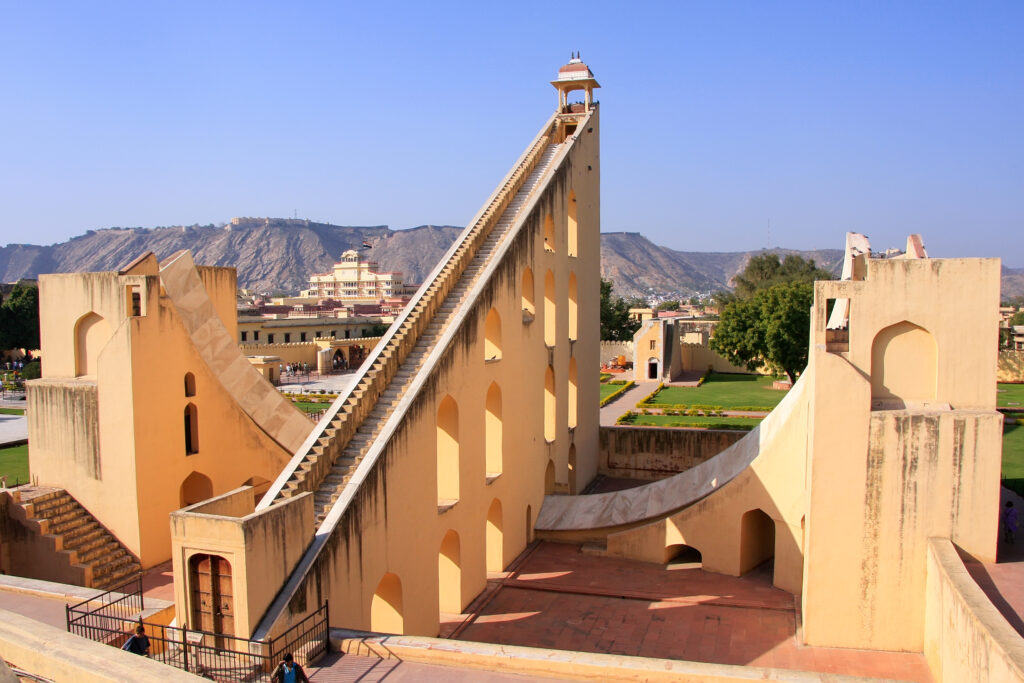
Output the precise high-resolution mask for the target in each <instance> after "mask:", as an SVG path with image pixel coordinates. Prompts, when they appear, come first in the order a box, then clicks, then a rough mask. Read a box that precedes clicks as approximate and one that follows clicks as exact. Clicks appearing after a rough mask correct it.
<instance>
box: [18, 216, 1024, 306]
mask: <svg viewBox="0 0 1024 683" xmlns="http://www.w3.org/2000/svg"><path fill="white" fill-rule="evenodd" d="M460 230H461V228H458V227H453V226H448V225H443V226H435V225H421V226H419V227H415V228H409V229H407V230H392V229H390V228H389V227H387V226H384V225H375V226H342V225H332V224H329V223H317V222H313V221H308V220H295V219H280V218H236V219H233V220H232V221H231V223H229V224H222V225H206V226H198V225H193V226H176V227H162V228H107V229H103V230H90V231H88V232H86V234H84V235H80V236H78V237H73V238H72V239H70V240H68V241H66V242H60V243H58V244H53V245H49V246H40V245H32V244H8V245H7V246H4V247H0V282H13V281H15V280H18V279H20V278H34V277H37V276H38V275H39V274H40V273H66V272H86V271H104V270H115V269H117V268H118V267H120V266H123V265H125V264H127V263H129V262H130V261H131V260H132V259H134V258H135V257H137V256H138V255H139V254H142V253H144V252H146V251H152V252H154V253H155V254H156V255H157V257H158V258H165V257H167V256H169V255H171V254H173V253H174V252H176V251H178V250H180V249H191V250H192V252H193V254H194V255H195V259H196V262H197V263H202V264H206V265H217V266H233V267H235V268H236V269H237V270H238V284H239V286H240V287H245V288H248V289H254V290H257V291H274V292H297V291H298V290H299V289H300V288H302V287H305V286H306V284H307V282H308V279H309V276H310V275H311V274H312V273H317V272H325V271H328V270H330V268H331V265H332V264H333V263H334V262H335V261H336V260H337V259H338V257H339V256H340V255H341V252H343V251H345V250H346V249H359V248H360V247H361V246H362V245H363V244H364V243H367V244H369V245H371V247H370V248H369V249H363V250H362V251H361V253H362V254H364V255H365V256H366V257H367V258H369V259H371V260H375V261H378V262H379V263H380V268H381V270H385V271H401V272H402V273H404V279H405V281H406V282H409V283H418V282H421V281H422V279H423V278H424V277H426V275H427V274H428V273H429V272H430V270H431V269H432V268H433V266H434V265H435V264H436V263H437V261H438V260H439V259H440V258H441V255H442V254H443V253H444V251H445V249H447V248H448V246H449V245H450V244H451V241H452V240H453V239H455V236H456V235H457V234H458V233H459V231H460ZM762 251H764V250H760V251H735V252H689V251H678V250H675V249H669V248H667V247H662V246H659V245H656V244H654V243H653V242H651V241H650V240H648V239H647V238H646V237H644V236H643V235H641V234H640V233H635V232H613V233H603V234H602V235H601V274H602V276H603V277H605V278H609V279H611V280H612V281H613V282H614V283H615V293H616V294H617V295H619V296H623V297H641V298H645V299H663V298H675V297H689V296H692V295H694V294H706V293H709V292H713V291H717V290H720V289H726V288H729V287H730V280H731V279H732V277H733V276H734V275H735V274H736V273H738V272H740V271H741V270H742V269H743V268H744V266H745V265H746V263H747V261H748V260H750V258H751V257H752V256H754V255H756V254H758V253H761V252H762ZM770 251H774V252H777V253H780V254H799V255H800V256H803V257H804V258H811V259H814V261H815V262H816V263H817V264H818V265H820V266H822V267H824V268H827V269H829V270H832V271H833V272H837V273H838V271H839V267H840V264H841V260H842V250H840V249H820V250H810V251H801V250H795V249H781V248H778V249H771V250H770ZM1019 294H1024V269H1016V270H1015V269H1010V268H1004V269H1003V295H1004V296H1016V295H1019Z"/></svg>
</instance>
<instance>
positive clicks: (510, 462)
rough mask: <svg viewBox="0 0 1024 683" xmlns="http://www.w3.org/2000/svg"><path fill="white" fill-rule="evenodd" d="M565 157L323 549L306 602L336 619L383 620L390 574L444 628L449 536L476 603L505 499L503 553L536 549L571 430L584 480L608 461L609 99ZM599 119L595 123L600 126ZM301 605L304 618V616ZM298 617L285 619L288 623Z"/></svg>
mask: <svg viewBox="0 0 1024 683" xmlns="http://www.w3.org/2000/svg"><path fill="white" fill-rule="evenodd" d="M581 128H583V131H582V132H581V134H580V140H579V141H578V142H577V143H576V145H575V147H574V149H573V151H572V152H571V153H570V156H569V159H568V160H567V162H566V163H565V164H564V165H563V166H562V167H561V168H559V169H558V170H557V171H556V173H555V177H554V178H553V179H552V181H551V184H550V185H549V186H548V189H547V190H546V191H545V192H544V194H543V195H542V196H541V198H540V200H539V201H538V204H537V208H536V209H535V210H534V212H533V213H532V214H531V215H530V216H529V218H528V219H527V224H526V226H524V230H523V232H522V233H520V234H519V235H518V236H517V237H516V238H515V242H514V244H513V245H512V247H511V249H510V251H509V252H508V253H507V254H506V256H505V259H504V261H503V262H502V263H501V264H500V265H499V266H498V267H497V269H496V271H495V275H494V277H493V278H492V279H491V281H490V282H489V284H488V286H487V288H486V289H485V290H484V292H483V294H482V297H481V301H480V303H479V304H478V306H477V307H476V309H475V311H474V312H473V315H472V322H471V323H470V322H467V324H465V325H464V326H463V327H462V329H461V331H460V332H459V333H457V335H456V338H455V339H454V340H453V343H452V344H451V346H450V347H449V350H448V352H447V353H446V355H445V357H444V358H443V360H442V362H441V367H440V368H439V370H438V371H437V372H436V374H435V376H434V377H433V378H431V380H430V382H429V388H425V390H424V393H423V394H421V395H420V396H419V397H418V399H417V400H416V403H415V404H414V406H413V408H412V409H411V411H410V413H409V414H408V415H407V417H406V419H405V421H404V423H403V425H402V427H401V428H400V433H398V434H396V436H395V437H393V438H392V440H391V442H390V446H389V447H388V449H387V452H386V453H385V454H384V455H382V459H381V460H380V461H378V464H377V470H376V471H375V473H374V474H373V475H372V476H371V477H370V478H368V479H367V480H366V481H365V482H364V483H363V484H362V486H361V488H360V489H359V492H358V494H357V496H356V498H355V500H353V502H352V503H351V505H350V507H349V509H348V511H347V513H346V516H345V517H343V518H342V520H341V521H340V523H339V526H338V528H337V529H336V530H335V532H334V534H333V536H332V537H331V538H330V539H329V540H328V545H327V547H326V548H325V549H324V551H323V552H322V553H321V554H320V555H319V557H318V559H317V561H316V563H315V565H314V568H313V570H312V572H311V574H310V575H309V576H308V577H307V579H306V580H305V582H304V584H303V587H302V588H300V594H299V596H297V597H296V598H295V599H293V603H295V604H296V605H303V606H308V605H315V604H319V603H320V601H321V600H323V599H325V598H329V599H330V604H331V615H332V616H331V623H332V624H337V625H342V626H346V627H351V628H364V629H365V628H371V627H372V626H373V624H372V623H371V619H370V606H371V602H372V599H373V595H374V592H375V590H376V588H377V585H378V583H379V581H380V580H381V578H382V577H384V576H385V575H386V574H388V573H390V574H394V575H396V576H398V578H399V580H400V581H401V584H402V595H403V605H404V631H405V632H406V633H415V634H422V635H434V634H436V633H437V631H438V627H439V619H438V617H439V593H440V592H441V590H442V588H441V587H440V586H439V572H438V553H439V550H440V547H441V543H442V540H443V539H444V537H445V535H446V534H447V533H448V532H449V531H450V530H454V531H455V532H456V533H457V534H458V536H459V541H460V549H461V553H460V555H461V590H460V595H459V596H458V601H459V603H460V604H462V605H463V606H465V605H467V604H468V603H469V601H470V600H472V598H473V597H475V596H476V595H477V594H478V593H479V592H480V591H482V590H483V588H484V587H485V583H486V565H485V558H486V555H487V553H486V541H485V529H486V520H487V514H488V511H489V509H490V507H491V505H492V502H493V501H494V500H499V501H500V502H501V506H502V513H503V514H502V527H503V548H502V557H503V562H502V565H503V566H504V565H507V564H508V562H510V561H511V560H512V559H513V558H514V557H515V556H516V555H517V554H518V553H519V552H521V551H522V550H523V548H524V547H525V545H526V543H527V542H528V540H529V538H530V537H531V536H532V524H530V525H529V526H528V524H527V509H528V508H529V509H530V513H529V514H530V519H531V521H532V520H534V519H536V516H537V513H538V511H539V510H540V506H541V503H542V501H543V495H544V490H543V486H544V474H545V470H546V468H547V465H548V462H549V460H550V461H553V462H554V464H555V471H556V483H557V484H558V485H560V486H561V487H562V488H565V489H567V488H570V486H571V481H570V473H569V470H568V454H569V446H570V443H573V444H575V447H576V450H577V469H576V477H577V479H576V481H575V485H574V486H573V488H582V487H583V486H584V485H585V484H586V483H587V482H589V481H590V480H591V479H592V478H593V477H594V475H595V473H596V472H597V460H598V447H597V428H598V383H597V379H598V378H597V373H596V372H594V370H596V369H597V367H598V364H599V358H598V338H599V334H598V332H599V321H598V315H599V306H598V305H597V304H598V297H599V263H600V253H599V249H600V238H599V232H600V225H599V213H598V211H599V197H598V192H599V179H598V177H597V168H598V144H597V139H598V134H597V116H596V112H595V114H594V116H593V117H592V118H591V119H590V123H589V125H587V126H585V127H584V126H581ZM586 128H590V129H591V131H592V132H587V131H586ZM570 188H572V189H574V190H575V193H576V198H577V219H578V221H579V230H580V235H579V240H578V245H579V255H578V257H568V256H567V255H566V236H565V226H566V201H567V196H568V192H569V189H570ZM548 213H550V214H551V215H552V216H553V218H554V221H555V234H556V244H555V250H554V253H547V252H545V250H544V244H543V235H542V230H543V223H544V217H545V216H546V215H547V214H548ZM526 266H529V267H530V268H532V269H533V272H534V283H535V287H536V288H537V289H536V293H535V301H536V302H537V316H536V318H535V319H534V320H532V321H531V322H528V323H523V322H522V308H521V294H522V293H521V292H520V289H519V288H520V286H521V278H522V272H523V269H524V267H526ZM548 269H551V270H552V271H553V272H554V273H555V283H556V302H557V306H556V315H557V325H556V344H555V347H554V348H553V349H548V348H547V347H546V346H545V344H544V322H545V321H544V320H543V316H544V305H543V301H544V279H545V273H546V272H547V270H548ZM570 271H572V272H575V274H576V278H577V281H578V291H579V298H580V301H579V303H580V305H579V339H578V340H577V341H576V342H574V343H572V344H570V343H569V341H568V318H567V311H568V306H567V305H566V302H567V296H568V280H569V272H570ZM491 307H494V308H495V309H496V310H497V311H498V313H499V315H500V316H501V321H502V347H503V352H502V359H501V360H500V361H494V362H485V359H484V330H485V325H484V320H485V318H486V316H487V313H488V312H489V310H490V308H491ZM570 358H575V359H576V362H577V368H578V378H579V391H578V402H579V410H578V414H579V421H578V424H577V427H576V428H575V430H572V431H570V430H569V429H568V426H567V414H568V411H567V408H568V406H567V397H568V389H567V376H568V367H569V361H570ZM549 363H550V364H551V365H552V366H553V368H554V372H555V378H556V397H557V400H556V411H557V412H556V438H555V441H554V442H553V443H550V444H549V443H547V442H545V440H544V438H543V436H542V435H543V433H544V417H545V416H544V414H543V409H542V406H543V404H544V401H543V391H544V376H545V369H546V367H547V366H548V364H549ZM492 382H496V383H497V384H498V386H499V387H500V388H501V392H502V406H503V412H502V421H503V440H504V454H505V457H504V465H503V467H502V474H501V476H500V477H498V478H497V479H495V480H493V481H492V482H491V483H487V477H486V476H485V475H486V472H485V459H484V443H485V434H484V423H485V410H484V405H485V397H486V394H487V391H488V388H489V387H490V385H491V383H492ZM447 396H451V397H452V398H453V399H454V400H455V401H456V403H457V405H458V410H459V444H460V453H461V457H460V483H459V500H458V502H457V503H456V504H455V505H454V506H453V507H451V508H450V509H447V510H446V511H444V512H441V511H440V510H439V508H438V497H437V484H436V471H437V463H436V460H435V444H436V441H437V433H436V427H435V419H436V415H437V411H438V407H439V405H440V404H441V402H442V401H443V400H444V399H445V397H447ZM302 615H303V612H302V611H301V610H296V615H295V616H296V617H299V616H302ZM283 626H284V624H279V625H278V628H282V627H283Z"/></svg>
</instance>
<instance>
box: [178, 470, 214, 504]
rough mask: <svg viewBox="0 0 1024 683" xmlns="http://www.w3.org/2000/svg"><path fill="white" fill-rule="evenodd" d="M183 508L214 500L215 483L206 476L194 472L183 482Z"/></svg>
mask: <svg viewBox="0 0 1024 683" xmlns="http://www.w3.org/2000/svg"><path fill="white" fill-rule="evenodd" d="M180 493H181V507H187V506H189V505H195V504H196V503H200V502H202V501H204V500H207V499H209V498H213V482H212V481H210V478H209V477H208V476H206V475H205V474H202V473H200V472H193V473H192V474H190V475H188V476H187V477H185V481H183V482H181V491H180Z"/></svg>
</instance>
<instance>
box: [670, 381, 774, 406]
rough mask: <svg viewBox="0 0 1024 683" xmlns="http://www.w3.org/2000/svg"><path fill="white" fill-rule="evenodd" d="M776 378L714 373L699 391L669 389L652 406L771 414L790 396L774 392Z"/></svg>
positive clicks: (696, 389)
mask: <svg viewBox="0 0 1024 683" xmlns="http://www.w3.org/2000/svg"><path fill="white" fill-rule="evenodd" d="M772 381H773V380H772V378H771V377H765V376H762V375H723V374H720V373H712V374H710V375H708V378H707V380H706V381H705V382H704V384H703V385H701V386H699V387H665V388H664V389H662V390H661V391H659V392H658V394H657V395H656V396H655V397H654V399H653V400H652V401H651V402H652V403H669V404H673V405H701V406H721V407H722V408H725V409H727V410H728V409H730V408H733V409H737V408H757V409H763V410H771V409H772V408H774V407H775V406H776V405H778V403H779V401H781V400H782V398H783V397H784V396H785V395H786V392H785V391H779V390H777V389H772Z"/></svg>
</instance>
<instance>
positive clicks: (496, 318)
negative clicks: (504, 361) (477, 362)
mask: <svg viewBox="0 0 1024 683" xmlns="http://www.w3.org/2000/svg"><path fill="white" fill-rule="evenodd" d="M484 360H485V361H490V360H501V315H500V314H499V313H498V309H496V308H492V309H491V310H490V311H489V312H488V313H487V318H486V319H485V321H484Z"/></svg>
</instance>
